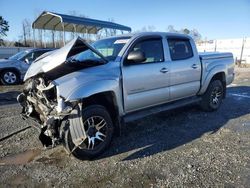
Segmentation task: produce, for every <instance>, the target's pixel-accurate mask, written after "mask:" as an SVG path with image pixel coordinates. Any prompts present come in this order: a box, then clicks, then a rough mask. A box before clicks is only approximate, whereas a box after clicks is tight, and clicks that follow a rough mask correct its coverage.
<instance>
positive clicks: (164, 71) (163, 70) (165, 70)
mask: <svg viewBox="0 0 250 188" xmlns="http://www.w3.org/2000/svg"><path fill="white" fill-rule="evenodd" d="M160 72H162V73H166V72H168V69H167V68H165V67H164V68H162V69H161V70H160Z"/></svg>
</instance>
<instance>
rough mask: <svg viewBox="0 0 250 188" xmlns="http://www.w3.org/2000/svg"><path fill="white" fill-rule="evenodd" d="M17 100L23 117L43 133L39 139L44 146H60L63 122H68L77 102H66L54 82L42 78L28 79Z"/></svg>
mask: <svg viewBox="0 0 250 188" xmlns="http://www.w3.org/2000/svg"><path fill="white" fill-rule="evenodd" d="M17 100H18V102H19V103H20V105H21V106H22V112H21V115H22V117H23V118H24V119H31V120H33V121H32V122H33V124H35V126H36V127H37V128H38V129H39V130H40V131H41V132H40V136H39V139H40V141H41V142H42V144H43V145H44V146H46V147H49V146H52V147H54V146H56V145H58V144H59V143H60V142H61V131H60V129H61V124H62V121H64V120H67V117H68V116H69V115H70V113H71V112H72V110H73V109H74V107H75V106H76V105H77V102H74V103H70V102H65V101H64V99H63V98H62V97H61V96H60V95H59V94H58V92H57V87H56V85H55V84H54V83H53V81H49V80H45V79H44V78H43V77H42V76H41V77H35V78H34V77H33V78H30V79H28V80H27V81H26V82H25V85H24V90H23V92H22V93H21V94H20V95H18V97H17Z"/></svg>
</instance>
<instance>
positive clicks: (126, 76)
mask: <svg viewBox="0 0 250 188" xmlns="http://www.w3.org/2000/svg"><path fill="white" fill-rule="evenodd" d="M136 50H141V51H142V52H144V54H145V56H146V60H145V61H144V62H142V63H138V64H129V65H126V63H125V62H124V63H123V67H122V76H123V95H124V108H125V111H126V112H131V111H134V110H138V109H142V108H146V107H149V106H154V105H157V104H160V103H163V102H166V101H168V99H169V75H168V71H169V62H168V63H167V62H165V60H164V59H165V58H164V52H163V44H162V37H160V36H156V37H150V38H143V39H140V40H138V41H135V42H134V45H133V46H132V47H131V48H130V50H129V52H131V51H136Z"/></svg>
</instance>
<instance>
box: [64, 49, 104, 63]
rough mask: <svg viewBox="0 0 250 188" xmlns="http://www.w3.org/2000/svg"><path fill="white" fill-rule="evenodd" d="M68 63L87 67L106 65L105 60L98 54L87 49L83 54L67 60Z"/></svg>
mask: <svg viewBox="0 0 250 188" xmlns="http://www.w3.org/2000/svg"><path fill="white" fill-rule="evenodd" d="M67 61H68V62H71V63H78V64H82V65H83V64H84V66H86V65H88V64H89V65H93V64H100V63H101V64H103V63H105V60H104V59H103V58H102V57H101V56H99V55H98V54H96V53H95V52H94V51H92V50H91V49H88V48H86V49H85V50H84V51H83V52H80V53H78V54H76V55H74V56H71V57H69V58H68V59H67Z"/></svg>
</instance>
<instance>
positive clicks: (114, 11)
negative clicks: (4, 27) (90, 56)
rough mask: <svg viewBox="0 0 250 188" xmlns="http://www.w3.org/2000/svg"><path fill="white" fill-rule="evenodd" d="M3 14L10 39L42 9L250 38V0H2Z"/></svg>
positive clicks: (162, 28) (164, 28) (136, 24)
mask: <svg viewBox="0 0 250 188" xmlns="http://www.w3.org/2000/svg"><path fill="white" fill-rule="evenodd" d="M0 10H1V11H0V15H1V16H3V17H4V19H6V20H7V21H9V25H10V31H9V32H8V37H7V38H8V39H10V40H17V39H18V36H20V35H21V33H22V29H21V28H22V21H23V20H24V19H28V20H30V21H31V22H32V21H34V19H35V18H36V17H37V16H38V15H39V14H40V13H41V12H42V11H45V10H46V11H53V12H58V13H64V14H67V13H70V12H72V11H75V12H76V13H77V14H80V15H86V16H88V17H90V18H94V19H100V20H108V19H110V18H113V19H114V20H115V22H116V23H119V24H123V25H127V26H130V27H131V28H132V30H134V31H135V30H139V29H141V28H142V27H144V26H154V27H155V28H156V31H167V27H168V25H173V26H174V27H175V28H176V29H178V30H179V29H182V28H188V29H193V28H195V29H197V30H198V31H199V32H200V33H201V35H202V37H203V38H205V37H207V38H208V39H219V38H241V37H250V0H209V1H208V0H207V1H205V0H204V1H202V0H188V1H184V0H183V1H181V0H173V1H167V0H154V1H153V0H127V1H124V0H122V1H119V0H0Z"/></svg>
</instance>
